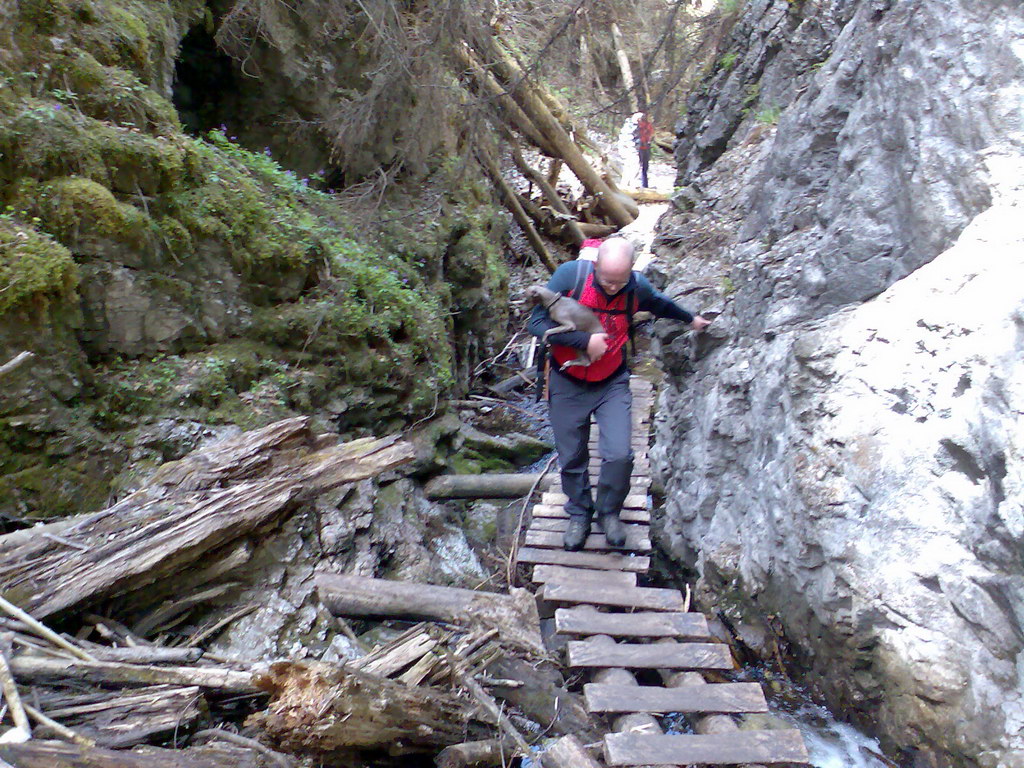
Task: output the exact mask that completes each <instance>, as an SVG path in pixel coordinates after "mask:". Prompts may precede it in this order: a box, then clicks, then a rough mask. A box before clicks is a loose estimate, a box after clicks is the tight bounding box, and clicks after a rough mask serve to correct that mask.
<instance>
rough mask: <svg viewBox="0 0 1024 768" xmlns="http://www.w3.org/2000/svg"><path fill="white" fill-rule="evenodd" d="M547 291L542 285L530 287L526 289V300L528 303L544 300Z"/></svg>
mask: <svg viewBox="0 0 1024 768" xmlns="http://www.w3.org/2000/svg"><path fill="white" fill-rule="evenodd" d="M548 292H549V291H548V289H547V288H545V287H544V286H543V285H531V286H530V287H529V288H527V289H526V298H527V299H529V300H530V301H532V302H534V303H537V302H540V301H543V300H544V294H546V293H548Z"/></svg>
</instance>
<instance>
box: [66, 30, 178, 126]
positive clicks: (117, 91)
mask: <svg viewBox="0 0 1024 768" xmlns="http://www.w3.org/2000/svg"><path fill="white" fill-rule="evenodd" d="M48 82H49V83H50V88H51V90H50V93H51V94H52V95H53V97H54V98H55V99H56V100H57V101H60V102H62V103H64V104H66V105H68V106H69V107H71V108H73V109H76V110H79V111H81V112H82V113H84V114H85V115H87V116H89V117H94V118H96V119H97V120H102V121H109V122H112V123H119V124H122V125H126V126H129V127H135V128H138V129H140V130H143V131H151V132H153V133H157V134H162V135H167V134H171V133H173V132H175V131H177V130H180V127H181V126H180V123H179V122H178V117H177V113H176V112H175V111H174V107H173V106H172V105H171V103H170V102H169V101H167V99H165V98H163V97H162V96H160V95H159V94H157V93H155V92H154V91H153V90H152V89H150V88H149V87H148V86H147V85H146V84H145V83H143V82H142V81H141V80H140V79H139V78H138V76H137V75H135V74H134V73H133V72H130V71H127V70H125V69H121V68H119V67H114V66H109V65H104V64H101V63H100V62H99V61H97V60H96V58H95V57H94V56H93V55H92V54H90V53H88V52H86V51H81V50H75V51H71V52H70V53H68V54H67V55H64V56H61V57H59V58H57V59H56V60H55V61H54V64H53V67H52V70H51V73H50V76H49V79H48Z"/></svg>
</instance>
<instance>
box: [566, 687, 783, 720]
mask: <svg viewBox="0 0 1024 768" xmlns="http://www.w3.org/2000/svg"><path fill="white" fill-rule="evenodd" d="M583 696H584V699H585V700H586V702H587V710H588V711H589V712H661V713H666V712H733V713H741V712H767V711H768V702H767V701H765V698H764V693H763V692H762V691H761V686H760V685H758V684H757V683H715V684H712V685H690V686H682V687H679V688H662V687H661V686H649V685H645V686H640V687H637V686H634V685H601V684H599V683H587V684H586V685H584V686H583Z"/></svg>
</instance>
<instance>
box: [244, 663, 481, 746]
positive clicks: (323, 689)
mask: <svg viewBox="0 0 1024 768" xmlns="http://www.w3.org/2000/svg"><path fill="white" fill-rule="evenodd" d="M257 683H258V685H259V686H260V688H261V689H263V690H264V691H266V692H267V693H269V694H270V696H271V701H270V704H269V706H268V707H267V708H266V709H265V710H264V711H262V712H257V713H255V714H253V715H251V716H250V717H249V718H248V719H247V721H246V725H249V726H253V727H256V728H259V729H260V730H261V731H262V732H263V733H264V734H266V735H267V736H268V737H269V738H270V739H271V740H272V741H273V742H274V743H275V744H277V745H279V746H280V747H281V748H282V749H283V750H284V751H286V752H292V753H300V754H309V753H313V754H332V753H336V752H337V751H338V750H351V749H386V750H388V751H389V752H390V753H391V754H404V753H407V752H417V751H425V750H430V749H436V748H438V747H440V746H447V745H449V744H457V743H459V742H462V741H464V740H465V738H466V727H467V723H468V722H469V721H470V720H471V719H472V718H473V713H472V711H471V709H472V708H471V707H470V706H469V705H468V703H467V702H466V701H465V700H463V699H460V698H458V697H456V696H455V695H454V694H451V693H448V692H446V691H441V690H435V689H431V688H425V687H409V686H406V685H403V684H401V683H397V682H394V681H391V680H388V679H386V678H382V677H378V676H376V675H368V674H365V673H362V672H358V671H356V670H353V669H349V668H345V667H336V666H332V665H329V664H321V663H299V662H278V663H276V664H273V665H272V666H271V668H270V671H269V672H267V673H266V674H264V675H259V676H257Z"/></svg>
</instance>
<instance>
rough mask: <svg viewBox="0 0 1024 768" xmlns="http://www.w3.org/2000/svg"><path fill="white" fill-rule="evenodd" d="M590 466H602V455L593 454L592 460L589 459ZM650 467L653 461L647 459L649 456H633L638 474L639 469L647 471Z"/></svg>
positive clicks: (634, 470)
mask: <svg viewBox="0 0 1024 768" xmlns="http://www.w3.org/2000/svg"><path fill="white" fill-rule="evenodd" d="M588 466H591V467H600V466H601V457H600V456H593V455H592V456H591V457H590V460H589V461H588ZM650 468H651V463H650V461H648V460H647V457H640V458H638V457H637V456H636V455H634V456H633V474H636V473H637V471H638V470H643V471H644V472H646V471H647V470H649V469H650Z"/></svg>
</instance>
